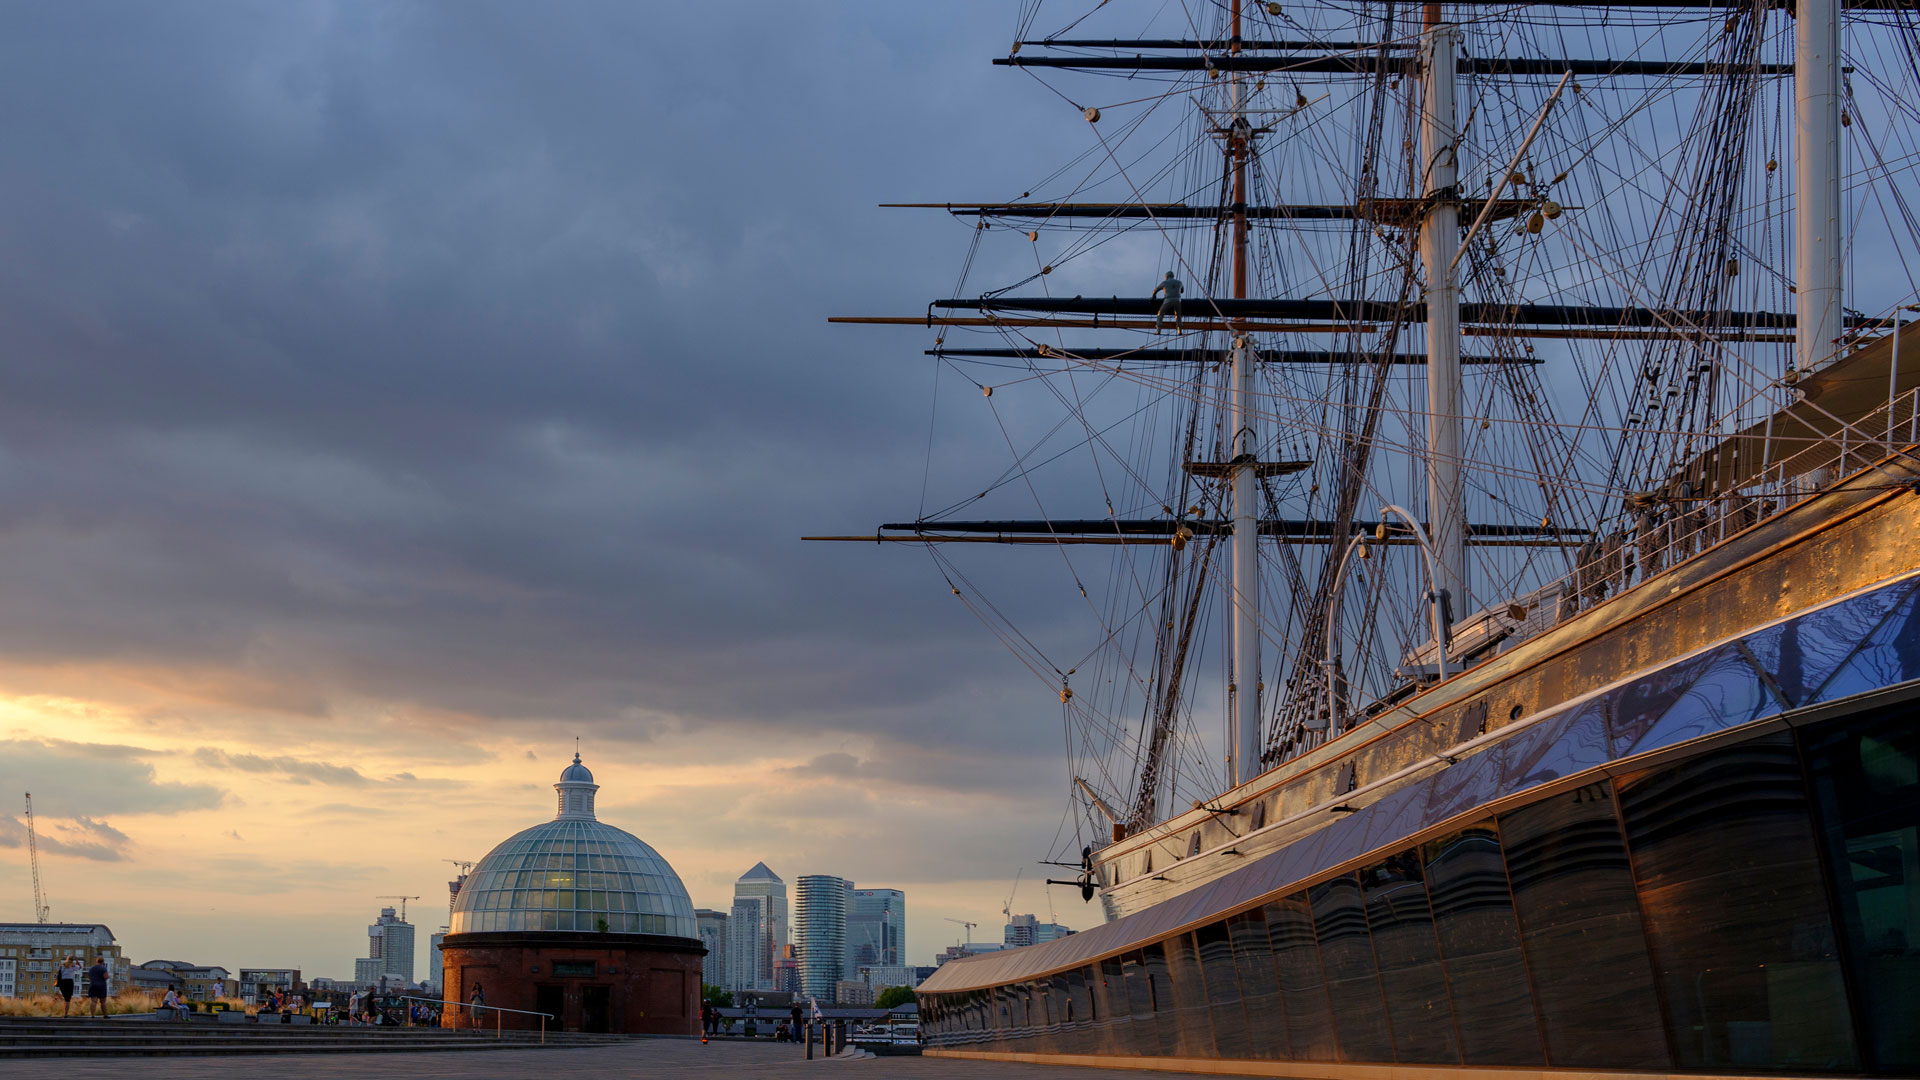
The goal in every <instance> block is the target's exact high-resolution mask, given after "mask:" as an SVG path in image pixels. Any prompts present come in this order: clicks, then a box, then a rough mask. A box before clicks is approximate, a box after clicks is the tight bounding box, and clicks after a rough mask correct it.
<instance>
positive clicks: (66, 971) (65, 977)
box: [55, 953, 82, 1017]
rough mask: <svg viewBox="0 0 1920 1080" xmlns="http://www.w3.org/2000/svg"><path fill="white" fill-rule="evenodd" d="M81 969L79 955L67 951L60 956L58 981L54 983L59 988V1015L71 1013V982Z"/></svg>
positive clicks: (75, 978)
mask: <svg viewBox="0 0 1920 1080" xmlns="http://www.w3.org/2000/svg"><path fill="white" fill-rule="evenodd" d="M81 971H82V968H81V967H80V958H79V957H77V956H74V955H72V954H71V953H69V954H68V955H66V956H64V957H62V958H61V960H60V976H59V979H60V981H59V982H58V983H56V984H55V985H56V986H57V987H59V990H60V1015H61V1016H62V1017H66V1016H71V1015H72V1014H73V984H74V981H75V980H77V979H79V978H80V974H81Z"/></svg>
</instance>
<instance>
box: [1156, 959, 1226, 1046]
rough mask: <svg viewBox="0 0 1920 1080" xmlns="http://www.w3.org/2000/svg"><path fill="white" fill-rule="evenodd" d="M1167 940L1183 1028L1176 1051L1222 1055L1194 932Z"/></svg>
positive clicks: (1179, 1023)
mask: <svg viewBox="0 0 1920 1080" xmlns="http://www.w3.org/2000/svg"><path fill="white" fill-rule="evenodd" d="M1163 944H1164V945H1165V946H1166V950H1167V971H1168V973H1169V974H1170V975H1171V976H1172V977H1173V1014H1174V1016H1175V1017H1177V1019H1176V1020H1175V1026H1176V1028H1177V1029H1178V1031H1179V1041H1178V1043H1177V1044H1176V1045H1177V1049H1175V1050H1173V1051H1172V1052H1173V1053H1175V1054H1177V1055H1179V1056H1180V1057H1218V1056H1219V1051H1218V1050H1216V1049H1215V1047H1214V1044H1213V1021H1212V1019H1211V1018H1210V1017H1209V1016H1208V1013H1207V987H1206V982H1205V981H1204V979H1203V978H1202V977H1201V974H1200V955H1199V953H1198V951H1196V950H1195V949H1194V946H1193V935H1192V934H1175V935H1174V936H1172V937H1170V938H1168V939H1167V940H1166V941H1165V942H1164V943H1163ZM1161 1015H1162V1016H1165V1015H1166V1013H1165V1012H1164V1011H1163V1012H1162V1013H1161ZM1164 1026H1165V1025H1162V1027H1163V1028H1164Z"/></svg>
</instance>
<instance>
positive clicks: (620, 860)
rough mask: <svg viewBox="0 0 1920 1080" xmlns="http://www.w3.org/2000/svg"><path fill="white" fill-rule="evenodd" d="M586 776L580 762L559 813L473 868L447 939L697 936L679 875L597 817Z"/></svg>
mask: <svg viewBox="0 0 1920 1080" xmlns="http://www.w3.org/2000/svg"><path fill="white" fill-rule="evenodd" d="M576 770H577V771H576ZM586 771H587V770H586V769H585V768H583V767H581V766H580V765H579V764H578V760H577V758H576V762H575V764H574V765H573V766H570V767H569V768H568V770H567V772H566V773H563V774H562V777H563V778H562V780H561V782H560V783H558V784H555V785H554V787H555V788H557V789H559V791H560V814H559V816H558V817H556V818H554V820H552V821H548V822H543V823H541V824H539V825H535V826H534V827H532V828H530V829H523V830H522V831H520V832H518V833H515V834H514V835H513V836H511V837H508V838H507V840H506V841H505V842H503V843H502V844H500V845H499V846H498V847H496V848H494V849H493V850H492V851H490V852H488V853H487V857H486V858H484V859H481V860H480V862H479V864H478V865H476V866H475V867H474V868H473V873H472V874H470V875H469V876H468V877H467V880H466V883H465V884H464V885H462V886H461V888H460V896H459V898H458V899H457V900H456V901H455V903H454V906H453V922H452V925H451V926H450V928H449V932H450V933H454V934H475V933H493V932H503V931H504V932H526V931H544V930H553V931H570V932H576V933H595V932H611V933H616V934H664V935H667V936H670V937H678V938H691V939H693V940H696V941H697V940H699V937H700V934H699V931H698V929H697V928H696V927H695V925H694V919H693V901H692V900H691V899H690V898H689V897H688V896H687V889H686V886H685V885H682V884H681V883H680V875H678V874H676V873H674V872H673V867H671V866H669V865H668V864H667V860H665V859H663V858H661V857H660V853H659V852H657V851H655V850H653V849H652V848H650V847H648V846H647V845H646V844H645V843H643V842H641V840H640V838H639V837H636V836H634V835H633V834H632V833H629V832H627V831H626V830H624V829H616V828H614V827H613V826H611V825H608V824H606V823H604V822H601V821H599V820H597V819H595V818H594V816H593V795H594V791H595V790H596V788H595V787H594V786H593V784H592V783H591V780H590V779H588V780H580V779H577V777H578V776H579V774H580V773H585V772H586ZM591 775H592V774H590V773H589V774H588V776H589V777H591Z"/></svg>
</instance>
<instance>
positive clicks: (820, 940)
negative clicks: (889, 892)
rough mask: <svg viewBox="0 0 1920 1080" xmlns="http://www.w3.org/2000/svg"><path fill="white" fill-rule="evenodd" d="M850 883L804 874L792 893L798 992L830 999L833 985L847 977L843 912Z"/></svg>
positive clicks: (823, 876)
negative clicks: (797, 964)
mask: <svg viewBox="0 0 1920 1080" xmlns="http://www.w3.org/2000/svg"><path fill="white" fill-rule="evenodd" d="M852 900H853V883H852V882H851V881H848V880H847V879H845V878H839V877H834V876H833V875H831V874H808V875H806V876H805V877H802V878H801V879H800V881H799V889H798V891H797V892H796V893H795V894H794V934H793V942H794V952H795V953H796V954H797V957H796V958H797V959H798V960H799V961H800V992H801V993H803V994H806V995H808V996H809V997H812V998H815V999H817V1000H818V1001H821V1002H829V1001H832V1000H834V984H836V983H838V982H839V981H840V980H841V979H844V978H846V977H847V974H848V972H849V965H848V963H847V909H848V907H849V906H850V904H851V902H852Z"/></svg>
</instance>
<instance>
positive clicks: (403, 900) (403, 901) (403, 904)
mask: <svg viewBox="0 0 1920 1080" xmlns="http://www.w3.org/2000/svg"><path fill="white" fill-rule="evenodd" d="M374 899H375V900H398V901H400V921H401V922H406V921H407V901H409V900H418V899H420V898H419V897H417V896H400V895H397V894H395V895H389V896H376V897H374Z"/></svg>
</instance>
